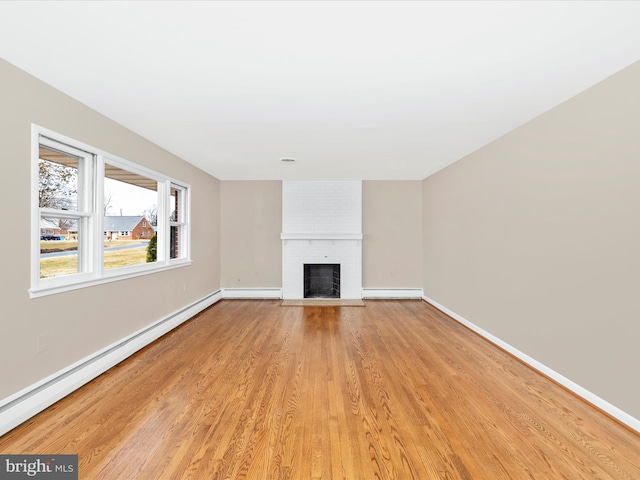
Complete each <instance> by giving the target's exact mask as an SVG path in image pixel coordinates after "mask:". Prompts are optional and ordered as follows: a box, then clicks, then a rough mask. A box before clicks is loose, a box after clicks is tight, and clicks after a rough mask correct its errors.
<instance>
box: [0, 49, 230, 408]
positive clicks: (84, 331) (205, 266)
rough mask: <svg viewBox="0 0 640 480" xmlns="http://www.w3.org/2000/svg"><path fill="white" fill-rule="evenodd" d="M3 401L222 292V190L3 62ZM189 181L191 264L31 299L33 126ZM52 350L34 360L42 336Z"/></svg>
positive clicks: (0, 82)
mask: <svg viewBox="0 0 640 480" xmlns="http://www.w3.org/2000/svg"><path fill="white" fill-rule="evenodd" d="M0 105H2V108H1V109H0V152H1V160H0V161H1V162H2V173H3V179H4V181H3V188H2V189H0V204H1V205H3V221H4V223H5V225H10V226H11V228H10V229H9V228H5V229H4V230H5V231H8V232H11V233H10V234H5V235H2V236H1V237H0V246H1V250H2V253H3V265H2V272H3V274H2V275H0V295H1V298H2V309H3V310H2V311H3V313H2V315H1V316H0V328H1V332H2V333H1V334H0V365H2V378H1V381H0V399H1V398H4V397H6V396H8V395H10V394H13V393H15V392H16V391H18V390H20V389H22V388H24V387H26V386H28V385H30V384H32V383H34V382H36V381H38V380H40V379H42V378H44V377H46V376H48V375H50V374H52V373H54V372H56V371H58V370H60V369H62V368H64V367H66V366H68V365H70V364H71V363H73V362H75V361H77V360H79V359H81V358H83V357H85V356H87V355H90V354H92V353H93V352H95V351H97V350H99V349H101V348H103V347H104V346H106V345H108V344H110V343H112V342H115V341H117V340H119V339H121V338H122V337H124V336H126V335H128V334H130V333H132V332H134V331H136V330H139V329H140V328H143V327H145V326H147V325H149V324H150V323H152V322H154V321H156V320H159V319H160V318H162V317H164V316H166V315H168V314H170V313H172V312H174V311H176V310H178V309H181V308H182V307H184V306H185V305H188V304H189V303H191V302H193V301H195V300H197V299H199V298H201V297H203V296H205V295H207V294H209V293H212V292H214V291H216V290H217V289H218V288H219V286H220V282H219V279H220V269H219V255H220V245H219V229H220V225H219V222H220V219H219V181H218V180H217V179H215V178H213V177H211V176H209V175H206V174H204V173H203V172H202V171H200V170H197V169H196V168H195V167H193V166H191V165H190V164H187V163H186V162H184V161H182V160H180V159H179V158H177V157H175V156H173V155H171V154H169V153H168V152H166V151H164V150H162V149H161V148H159V147H157V146H155V145H153V144H152V143H150V142H148V141H146V140H144V139H143V138H141V137H139V136H137V135H135V134H133V133H132V132H130V131H129V130H127V129H125V128H123V127H122V126H120V125H118V124H116V123H114V122H112V121H110V120H108V119H106V118H105V117H103V116H101V115H99V114H97V113H96V112H94V111H92V110H90V109H89V108H87V107H86V106H83V105H82V104H80V103H78V102H76V101H74V100H72V99H70V98H69V97H67V96H66V95H64V94H62V93H60V92H59V91H57V90H54V89H53V88H51V87H49V86H48V85H46V84H44V83H43V82H41V81H39V80H37V79H35V78H33V77H31V76H30V75H27V74H26V73H24V72H22V71H21V70H18V69H17V68H15V67H13V66H12V65H10V64H8V63H6V62H5V61H4V60H0ZM32 122H33V123H36V124H38V125H41V126H43V127H46V128H49V129H51V130H54V131H56V132H59V133H61V134H63V135H67V136H69V137H71V138H75V139H77V140H79V141H82V142H85V143H87V144H89V145H93V146H95V147H98V148H101V149H103V150H105V151H108V152H110V153H113V154H115V155H118V156H120V157H122V158H126V159H127V160H131V161H133V162H136V163H138V164H141V165H144V166H147V167H149V168H152V169H153V170H156V171H158V172H161V173H164V174H167V175H170V176H173V177H174V178H176V179H178V180H181V181H184V182H187V183H189V184H191V186H192V187H193V190H192V205H193V209H192V216H193V219H194V222H193V227H192V233H193V242H192V253H193V255H192V256H193V264H192V265H191V266H189V267H184V268H178V269H174V270H170V271H165V272H162V273H156V274H151V275H146V276H141V277H136V278H133V279H129V280H122V281H118V282H114V283H109V284H106V285H100V286H94V287H90V288H84V289H81V290H75V291H72V292H67V293H61V294H57V295H50V296H47V297H42V298H36V299H29V294H28V289H29V287H30V284H29V282H30V278H29V272H30V262H31V260H30V249H29V245H30V242H29V238H30V235H31V231H30V215H31V211H30V208H31V207H30V164H31V160H30V158H31V123H32ZM43 334H48V335H49V342H48V343H49V347H48V350H47V351H46V352H44V353H41V354H39V353H37V340H38V336H39V335H43Z"/></svg>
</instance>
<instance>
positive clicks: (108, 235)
mask: <svg viewBox="0 0 640 480" xmlns="http://www.w3.org/2000/svg"><path fill="white" fill-rule="evenodd" d="M104 192H105V198H104V207H103V213H104V224H103V225H104V227H103V231H104V268H105V270H108V269H113V268H120V267H129V266H132V265H142V264H145V263H150V262H155V261H156V260H157V256H156V255H155V247H154V246H153V245H152V246H151V247H149V242H150V240H151V239H152V238H153V236H154V235H155V230H156V226H157V221H158V214H157V204H158V182H157V181H156V180H154V179H151V178H147V177H144V176H142V175H138V174H137V173H132V172H129V171H127V170H124V169H122V168H119V167H116V166H114V165H110V164H105V179H104ZM148 252H149V255H148Z"/></svg>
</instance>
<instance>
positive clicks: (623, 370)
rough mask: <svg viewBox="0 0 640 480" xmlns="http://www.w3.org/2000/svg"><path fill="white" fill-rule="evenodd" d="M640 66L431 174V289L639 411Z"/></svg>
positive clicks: (427, 211)
mask: <svg viewBox="0 0 640 480" xmlns="http://www.w3.org/2000/svg"><path fill="white" fill-rule="evenodd" d="M638 85H640V63H636V64H635V65H632V66H631V67H629V68H627V69H625V70H623V71H622V72H620V73H618V74H616V75H614V76H613V77H610V78H609V79H607V80H605V81H604V82H602V83H600V84H598V85H596V86H595V87H593V88H591V89H589V90H587V91H586V92H584V93H582V94H580V95H578V96H576V97H574V98H573V99H571V100H569V101H567V102H566V103H564V104H562V105H560V106H558V107H556V108H554V109H552V110H550V111H549V112H547V113H545V114H544V115H542V116H540V117H538V118H536V119H535V120H533V121H531V122H529V123H527V124H526V125H524V126H522V127H521V128H518V129H517V130H515V131H513V132H511V133H509V134H508V135H506V136H504V137H502V138H500V139H499V140H497V141H495V142H494V143H491V144H490V145H488V146H486V147H484V148H482V149H480V150H478V151H477V152H475V153H473V154H472V155H469V156H468V157H466V158H464V159H463V160H461V161H458V162H456V163H454V164H452V165H451V166H449V167H448V168H446V169H444V170H442V171H440V172H438V173H437V174H435V175H433V176H431V177H429V178H427V179H426V180H424V183H423V194H424V197H423V208H424V226H423V228H424V233H423V235H424V289H425V295H427V296H428V297H431V298H432V299H434V300H435V301H437V302H439V303H440V304H442V305H443V306H445V307H447V308H449V309H450V310H452V311H454V312H456V313H457V314H459V315H461V316H463V317H465V318H466V319H467V320H469V321H471V322H473V323H475V324H476V325H478V326H480V327H482V328H483V329H485V330H487V331H489V332H490V333H492V334H493V335H495V336H497V337H499V338H501V339H502V340H504V341H506V342H508V343H509V344H511V345H513V346H514V347H516V348H518V349H519V350H521V351H523V352H524V353H526V354H528V355H530V356H531V357H533V358H535V359H536V360H538V361H540V362H542V363H543V364H545V365H547V366H548V367H550V368H552V369H554V370H555V371H557V372H559V373H560V374H562V375H564V376H565V377H568V378H569V379H570V380H572V381H574V382H576V383H577V384H579V385H581V386H583V387H584V388H586V389H588V390H590V391H591V392H593V393H595V394H596V395H598V396H600V397H601V398H603V399H605V400H607V401H608V402H610V403H612V404H613V405H615V406H617V407H618V408H621V409H622V410H624V411H626V412H627V413H629V414H631V415H633V416H635V417H636V418H640V383H639V382H637V381H636V378H637V376H638V371H637V370H638V365H640V349H639V348H638V339H640V321H639V320H640V302H638V300H637V299H638V288H639V287H640V273H639V272H640V131H639V128H638V127H639V126H640V95H638Z"/></svg>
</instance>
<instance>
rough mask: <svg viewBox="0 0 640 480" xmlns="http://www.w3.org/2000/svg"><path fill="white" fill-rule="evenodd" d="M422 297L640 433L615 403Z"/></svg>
mask: <svg viewBox="0 0 640 480" xmlns="http://www.w3.org/2000/svg"><path fill="white" fill-rule="evenodd" d="M422 299H423V300H424V301H425V302H427V303H429V304H430V305H433V306H434V307H435V308H437V309H438V310H440V311H441V312H443V313H445V314H446V315H448V316H450V317H451V318H453V319H454V320H455V321H457V322H459V323H461V324H462V325H464V326H465V327H467V328H469V329H470V330H472V331H474V332H475V333H477V334H478V335H480V336H481V337H484V338H485V339H487V340H488V341H489V342H491V343H493V344H494V345H497V346H498V347H500V348H502V349H503V350H505V351H506V352H508V353H510V354H511V355H513V356H514V357H516V358H517V359H519V360H520V361H522V362H524V363H526V364H527V365H529V366H530V367H531V368H533V369H534V370H537V371H538V372H540V373H542V374H543V375H545V376H547V377H549V378H550V379H552V380H553V381H555V382H557V383H559V384H560V385H562V386H563V387H565V388H566V389H567V390H570V391H571V392H573V393H574V394H575V395H577V396H579V397H581V398H582V399H583V400H585V401H586V402H588V403H590V404H591V405H593V406H595V407H596V408H598V409H600V410H602V411H603V412H605V413H606V414H608V415H611V416H612V417H613V418H615V419H616V420H618V421H619V422H621V423H623V424H625V425H626V426H628V427H629V428H631V429H633V430H635V431H636V432H638V433H640V420H638V419H637V418H635V417H633V416H631V415H629V414H628V413H627V412H625V411H624V410H621V409H619V408H618V407H616V406H615V405H613V404H611V403H609V402H607V401H606V400H604V399H602V398H600V397H599V396H597V395H596V394H595V393H592V392H590V391H589V390H587V389H586V388H584V387H581V386H580V385H578V384H577V383H575V382H573V381H571V380H569V379H568V378H567V377H565V376H564V375H561V374H560V373H558V372H556V371H555V370H553V369H551V368H549V367H547V366H546V365H544V364H543V363H540V362H539V361H537V360H535V359H534V358H532V357H530V356H529V355H527V354H526V353H524V352H521V351H520V350H518V349H517V348H515V347H513V346H511V345H509V344H508V343H507V342H505V341H503V340H501V339H499V338H498V337H496V336H494V335H492V334H490V333H489V332H487V331H486V330H484V329H482V328H480V327H479V326H477V325H476V324H474V323H472V322H470V321H469V320H467V319H466V318H464V317H462V316H460V315H458V314H457V313H455V312H452V311H451V310H449V309H448V308H446V307H444V306H442V305H440V304H439V303H438V302H436V301H435V300H432V299H431V298H429V297H427V296H423V297H422Z"/></svg>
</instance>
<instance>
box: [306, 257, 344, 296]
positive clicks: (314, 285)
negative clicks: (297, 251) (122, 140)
mask: <svg viewBox="0 0 640 480" xmlns="http://www.w3.org/2000/svg"><path fill="white" fill-rule="evenodd" d="M304 298H340V264H337V263H332V264H326V263H305V264H304Z"/></svg>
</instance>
